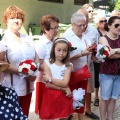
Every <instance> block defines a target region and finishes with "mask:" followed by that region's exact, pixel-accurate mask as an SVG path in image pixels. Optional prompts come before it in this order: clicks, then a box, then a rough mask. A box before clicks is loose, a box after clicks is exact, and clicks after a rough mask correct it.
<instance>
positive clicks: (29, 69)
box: [18, 60, 37, 75]
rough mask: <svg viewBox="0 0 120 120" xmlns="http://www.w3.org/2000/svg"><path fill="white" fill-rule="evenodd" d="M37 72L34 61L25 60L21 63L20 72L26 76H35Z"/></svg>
mask: <svg viewBox="0 0 120 120" xmlns="http://www.w3.org/2000/svg"><path fill="white" fill-rule="evenodd" d="M36 70H37V65H36V64H35V63H34V61H33V60H23V61H21V62H20V64H19V67H18V72H19V73H22V74H25V75H33V74H34V72H35V71H36Z"/></svg>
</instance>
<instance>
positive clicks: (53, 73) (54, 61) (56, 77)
mask: <svg viewBox="0 0 120 120" xmlns="http://www.w3.org/2000/svg"><path fill="white" fill-rule="evenodd" d="M69 54H70V47H69V43H68V41H67V40H66V39H64V38H58V39H56V40H55V41H54V43H53V46H52V49H51V53H50V59H49V60H45V61H44V65H43V67H44V76H43V79H44V81H45V82H46V88H45V91H44V95H43V100H42V105H41V111H40V117H41V119H57V118H61V119H67V118H68V117H69V116H70V115H71V114H72V113H73V112H74V110H73V107H72V95H71V90H70V89H69V87H68V84H69V81H70V75H71V71H72V64H70V62H69Z"/></svg>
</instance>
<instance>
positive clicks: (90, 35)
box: [83, 25, 100, 69]
mask: <svg viewBox="0 0 120 120" xmlns="http://www.w3.org/2000/svg"><path fill="white" fill-rule="evenodd" d="M99 37H100V35H99V33H98V31H97V29H96V28H94V27H92V26H90V25H88V26H87V29H86V31H85V32H84V33H83V39H85V41H86V42H89V45H90V46H91V45H93V44H94V43H96V44H98V39H99ZM91 62H93V61H92V59H91V55H89V57H88V66H90V64H91ZM89 69H90V68H89Z"/></svg>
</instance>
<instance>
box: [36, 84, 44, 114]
mask: <svg viewBox="0 0 120 120" xmlns="http://www.w3.org/2000/svg"><path fill="white" fill-rule="evenodd" d="M44 88H45V84H44V83H43V82H36V98H35V113H36V114H39V113H40V110H41V104H42V98H43V94H44Z"/></svg>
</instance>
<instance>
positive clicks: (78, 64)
mask: <svg viewBox="0 0 120 120" xmlns="http://www.w3.org/2000/svg"><path fill="white" fill-rule="evenodd" d="M63 37H64V38H66V39H67V40H68V41H69V42H71V44H72V46H73V47H77V49H76V50H73V51H72V52H70V57H73V56H75V55H76V54H77V53H80V52H81V51H83V50H85V49H86V47H87V45H89V43H90V42H89V41H85V39H83V38H82V39H80V38H78V37H77V36H76V34H75V33H74V32H73V30H72V27H70V28H68V29H67V30H66V31H65V33H64V34H63ZM71 62H72V64H73V71H76V70H78V69H80V68H82V67H83V66H84V65H86V64H87V56H83V57H79V58H78V59H76V60H71Z"/></svg>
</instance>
